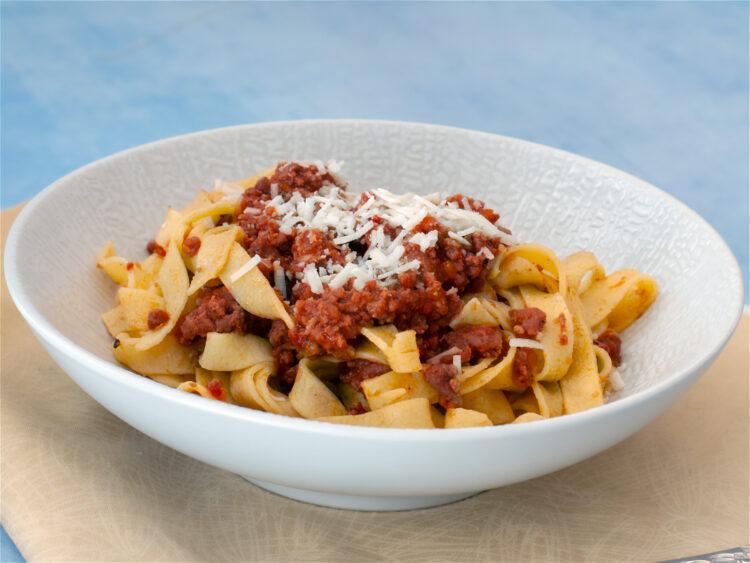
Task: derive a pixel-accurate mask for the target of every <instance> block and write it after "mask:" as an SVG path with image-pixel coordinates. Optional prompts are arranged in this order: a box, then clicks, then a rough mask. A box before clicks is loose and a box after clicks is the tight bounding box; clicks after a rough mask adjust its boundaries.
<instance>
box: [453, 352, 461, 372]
mask: <svg viewBox="0 0 750 563" xmlns="http://www.w3.org/2000/svg"><path fill="white" fill-rule="evenodd" d="M453 367H454V368H456V376H457V377H461V354H456V355H455V356H453Z"/></svg>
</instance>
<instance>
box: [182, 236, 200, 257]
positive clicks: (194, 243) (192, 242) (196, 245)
mask: <svg viewBox="0 0 750 563" xmlns="http://www.w3.org/2000/svg"><path fill="white" fill-rule="evenodd" d="M200 247H201V239H200V238H199V237H187V238H186V239H185V241H184V242H183V243H182V249H183V250H184V251H185V254H187V255H188V256H195V255H196V254H198V250H200Z"/></svg>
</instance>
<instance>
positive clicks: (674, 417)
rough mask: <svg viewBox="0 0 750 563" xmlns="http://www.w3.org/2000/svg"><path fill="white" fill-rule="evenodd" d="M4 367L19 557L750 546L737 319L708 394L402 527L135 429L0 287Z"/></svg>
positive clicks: (502, 553)
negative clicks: (596, 448) (42, 340)
mask: <svg viewBox="0 0 750 563" xmlns="http://www.w3.org/2000/svg"><path fill="white" fill-rule="evenodd" d="M17 212H18V208H14V209H10V210H7V211H3V212H2V215H1V216H0V221H2V232H3V241H4V240H5V235H6V232H7V229H8V227H9V223H10V222H11V221H12V218H13V217H15V215H16V213H17ZM0 362H1V364H0V365H1V367H2V373H1V377H2V379H1V380H0V383H1V387H0V408H1V410H0V416H1V419H0V422H1V428H0V439H1V440H2V442H1V443H0V447H1V450H0V454H1V458H2V459H1V462H0V470H1V471H2V473H1V478H2V481H1V487H0V494H1V500H2V505H1V509H2V523H3V525H4V526H5V528H6V530H7V531H8V533H9V534H10V535H11V536H12V537H13V539H14V540H15V542H16V544H17V546H18V548H19V549H20V551H21V553H22V554H23V555H24V556H25V557H26V558H27V559H28V560H33V561H47V560H55V561H241V560H243V561H257V560H267V561H271V560H273V561H292V560H306V561H307V560H335V561H339V560H341V561H344V560H347V561H349V560H374V559H387V560H429V561H434V560H481V561H486V560H503V561H515V560H517V561H545V560H549V561H582V560H594V561H602V560H622V561H625V560H633V561H654V560H660V559H668V558H676V557H682V556H689V555H693V554H699V553H707V552H712V551H718V550H723V549H727V548H730V547H736V546H740V545H745V544H748V543H750V539H749V533H750V532H748V529H749V528H750V526H749V523H748V491H749V487H748V319H747V315H745V317H744V318H743V321H742V323H741V325H740V328H739V329H738V331H737V333H736V334H735V335H734V337H733V339H732V341H731V342H730V344H729V346H728V347H727V349H726V350H725V351H724V352H723V353H722V355H721V356H720V357H719V358H718V360H717V361H716V362H715V363H714V364H713V366H711V368H710V369H709V370H708V372H707V373H706V374H705V375H704V376H703V378H702V379H701V380H700V382H699V383H698V384H696V385H695V386H694V387H693V388H692V389H691V390H690V391H689V392H688V394H687V395H686V396H685V397H683V398H682V399H681V400H680V401H679V402H678V403H677V404H676V405H675V406H674V407H673V408H672V409H670V410H669V411H668V412H667V413H666V414H665V415H663V416H662V417H661V418H659V419H658V420H656V421H655V422H653V423H652V424H650V425H649V426H647V427H646V428H645V429H643V430H642V431H641V432H639V433H637V434H636V435H635V436H633V437H631V438H629V439H627V440H625V441H624V442H622V443H621V444H619V445H617V446H616V447H614V448H611V449H610V450H608V451H606V452H604V453H602V454H600V455H598V456H596V457H594V458H592V459H589V460H587V461H584V462H582V463H579V464H577V465H575V466H573V467H570V468H568V469H565V470H563V471H559V472H557V473H554V474H552V475H548V476H545V477H541V478H538V479H534V480H532V481H528V482H526V483H520V484H517V485H513V486H510V487H505V488H502V489H495V490H493V491H488V492H485V493H482V494H480V495H478V496H476V497H474V498H471V499H468V500H464V501H461V502H458V503H455V504H452V505H448V506H443V507H439V508H432V509H427V510H419V511H412V512H400V513H364V512H350V511H342V510H334V509H327V508H320V507H315V506H310V505H306V504H302V503H299V502H295V501H292V500H288V499H285V498H282V497H278V496H275V495H273V494H270V493H267V492H265V491H263V490H261V489H258V488H256V487H255V486H253V485H251V484H250V483H248V482H247V481H245V480H243V479H242V478H240V477H238V476H236V475H233V474H231V473H227V472H225V471H222V470H219V469H215V468H213V467H210V466H208V465H205V464H203V463H201V462H198V461H195V460H193V459H190V458H188V457H185V456H183V455H182V454H179V453H177V452H175V451H173V450H171V449H169V448H167V447H165V446H162V445H161V444H159V443H158V442H155V441H153V440H152V439H150V438H148V437H146V436H144V435H143V434H141V433H139V432H138V431H136V430H134V429H132V428H130V427H129V426H128V425H126V424H125V423H124V422H122V421H120V420H119V419H118V418H116V417H114V416H113V415H111V414H110V413H109V412H108V411H106V410H105V409H104V408H102V407H100V406H99V405H98V404H97V403H96V402H94V401H93V400H92V399H91V398H89V397H88V395H86V394H85V393H84V392H83V391H82V390H80V389H79V388H78V387H77V386H76V385H75V384H74V383H73V382H72V381H71V380H70V379H68V377H67V376H66V375H65V374H64V373H63V372H62V371H61V370H60V369H59V368H58V367H57V366H56V365H55V364H54V362H53V361H52V359H51V358H50V357H49V356H48V355H47V354H46V352H45V351H44V350H43V349H42V347H41V346H40V345H39V344H38V343H37V341H36V340H35V339H34V337H33V335H32V333H31V331H30V329H29V328H28V326H27V325H26V323H25V322H24V321H23V319H22V318H21V317H20V315H19V314H18V312H17V311H16V309H15V307H14V305H13V303H12V302H11V300H10V298H9V296H8V293H7V288H6V286H5V281H4V279H3V287H2V356H1V358H0Z"/></svg>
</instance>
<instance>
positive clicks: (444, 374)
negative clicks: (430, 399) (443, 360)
mask: <svg viewBox="0 0 750 563" xmlns="http://www.w3.org/2000/svg"><path fill="white" fill-rule="evenodd" d="M422 373H423V374H424V378H425V381H427V383H429V384H430V385H432V386H433V387H434V388H435V389H436V390H437V392H438V395H439V396H440V399H439V402H440V405H441V406H442V407H444V408H446V409H449V408H453V407H457V406H460V405H461V397H460V396H459V395H458V391H459V389H460V382H459V381H458V377H457V376H458V372H457V371H456V368H455V367H454V366H453V365H449V364H424V365H423V366H422Z"/></svg>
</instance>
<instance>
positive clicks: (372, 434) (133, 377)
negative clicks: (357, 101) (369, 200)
mask: <svg viewBox="0 0 750 563" xmlns="http://www.w3.org/2000/svg"><path fill="white" fill-rule="evenodd" d="M334 124H342V125H343V124H347V125H356V126H372V125H387V126H394V127H421V128H427V129H433V130H439V131H442V132H444V133H450V132H454V133H455V132H460V133H463V134H471V135H478V136H487V137H491V138H494V139H498V138H499V139H503V140H506V141H509V142H511V143H520V144H522V145H523V144H525V145H527V146H532V147H536V148H539V149H542V150H545V151H550V152H551V153H552V154H557V155H559V156H562V157H564V158H565V159H568V160H571V159H572V160H577V161H578V162H580V163H585V164H587V165H591V164H594V165H596V166H597V167H599V168H601V169H603V170H605V171H607V172H608V173H610V174H612V175H613V176H616V177H619V178H622V179H624V180H627V181H629V182H631V183H633V184H636V185H638V186H639V187H640V188H641V189H645V190H647V191H650V192H651V193H652V195H654V196H656V197H657V198H663V199H666V201H669V202H670V203H671V204H672V205H676V206H677V208H678V209H680V210H681V212H682V213H685V214H687V215H688V216H689V217H690V218H691V219H692V220H693V221H694V222H696V223H697V224H699V225H701V227H702V229H704V230H705V232H706V233H707V234H708V235H710V236H711V237H713V239H714V240H713V241H712V242H713V243H714V244H715V245H716V249H717V250H716V251H717V252H721V253H722V254H724V255H725V258H727V259H728V262H729V264H730V267H731V269H732V272H731V274H733V276H732V277H733V279H734V280H736V283H733V284H732V285H733V286H734V288H733V289H734V291H733V295H731V296H730V300H729V301H730V306H731V308H733V309H734V315H733V316H732V317H727V319H728V322H726V324H725V326H724V327H722V328H723V330H724V331H725V332H724V334H723V336H722V337H721V338H719V339H718V340H717V341H716V342H715V344H714V346H713V347H711V348H710V349H707V350H704V351H703V352H702V354H700V355H699V356H698V357H696V358H695V359H694V360H693V361H692V363H691V365H689V366H686V367H685V368H683V369H681V370H679V371H677V372H672V373H671V374H669V375H668V376H667V377H665V378H664V379H662V380H660V381H658V382H657V383H655V384H653V385H651V386H649V387H648V388H646V389H642V390H640V391H636V392H634V393H633V394H632V395H629V396H627V397H622V398H618V399H616V400H614V401H611V402H608V403H605V404H603V405H601V406H599V407H596V408H593V409H589V410H586V411H582V412H578V413H572V414H567V415H564V416H559V417H554V418H550V419H545V420H541V421H536V422H537V424H505V425H500V426H491V427H471V428H454V429H412V428H375V427H364V426H354V425H345V424H334V423H328V422H321V421H317V420H309V419H303V418H295V417H288V416H284V415H278V414H274V413H267V412H262V411H257V410H254V409H250V408H247V407H242V406H239V405H232V404H227V403H221V402H219V401H207V400H205V399H203V398H202V397H195V396H193V395H192V394H190V393H177V392H174V391H175V390H174V389H172V388H171V387H168V386H166V385H163V384H160V383H157V382H155V381H152V380H150V379H148V378H147V377H144V376H141V375H139V374H137V373H135V372H132V371H130V370H128V369H126V368H124V367H122V366H120V365H117V364H114V363H111V362H109V361H106V360H103V359H102V358H100V357H98V356H97V355H95V354H94V353H93V352H90V351H88V350H86V349H85V348H83V347H81V346H79V345H78V344H75V343H74V342H73V341H72V340H70V339H69V338H68V337H66V336H65V335H64V334H63V333H61V332H60V331H58V330H57V329H56V328H55V327H54V326H53V325H52V324H51V323H50V322H49V321H48V320H47V319H46V318H45V316H44V315H43V314H42V313H41V312H40V311H39V310H38V309H37V308H36V307H35V306H34V305H33V303H32V300H31V298H30V296H29V294H28V293H27V291H26V289H25V288H24V287H23V285H22V284H21V281H20V278H19V275H18V271H17V270H16V264H17V263H18V258H19V252H18V250H19V244H20V242H21V236H20V233H21V232H22V231H23V230H24V229H25V228H27V225H28V224H29V223H30V222H31V221H32V220H33V217H34V213H35V210H36V208H37V207H39V206H41V205H43V203H44V201H45V200H46V199H47V198H48V197H49V196H50V194H52V193H53V192H56V191H57V190H59V189H64V188H65V186H66V185H68V184H69V183H71V182H73V181H75V179H76V178H77V177H78V176H81V175H84V174H87V173H88V172H89V171H90V170H92V169H94V168H97V167H99V166H102V165H106V164H107V162H108V161H109V160H115V159H118V158H122V157H124V156H134V155H137V154H139V153H140V152H141V151H149V150H151V149H153V148H154V147H157V146H163V145H168V144H170V143H174V142H177V141H185V140H190V139H191V138H193V137H201V136H204V135H207V134H214V133H224V132H230V131H232V130H238V131H239V130H245V129H253V128H262V127H271V128H272V127H295V126H299V125H334ZM3 254H4V260H3V270H4V274H5V280H6V283H7V287H8V291H9V294H10V296H11V298H12V300H13V301H14V303H15V305H16V307H17V308H18V310H19V312H20V313H21V315H22V316H23V317H24V319H25V320H26V322H27V323H28V324H29V325H30V326H31V328H32V329H33V331H34V332H35V333H36V336H37V337H38V338H40V339H41V340H42V341H46V342H47V343H48V344H49V345H50V346H52V347H53V348H54V349H56V350H57V351H59V352H60V353H61V354H63V355H65V356H67V357H68V358H70V359H72V360H73V361H75V362H76V363H78V364H81V365H82V366H83V367H84V368H86V369H88V370H90V371H93V372H97V373H99V374H101V375H102V376H103V377H106V378H107V379H109V380H110V382H111V383H113V384H115V385H126V386H128V387H130V388H132V389H134V390H137V391H140V392H145V393H148V394H149V395H152V396H154V397H155V398H159V399H162V400H165V401H168V402H170V403H175V404H180V405H182V406H185V407H189V408H191V409H199V410H202V411H204V412H205V413H211V414H212V415H216V416H220V417H224V418H231V419H234V420H236V421H240V422H242V423H243V424H258V425H260V426H265V427H269V428H274V429H277V430H287V431H294V432H303V433H310V434H316V435H321V434H322V435H327V436H333V437H347V438H361V439H368V440H379V441H383V440H384V441H397V442H401V441H413V440H418V441H420V442H441V443H442V442H453V441H462V442H466V441H473V440H485V439H488V438H493V439H494V438H500V437H503V436H505V437H511V436H524V435H527V434H529V433H531V434H535V433H537V432H542V431H544V430H545V429H553V428H557V429H563V428H566V427H571V426H572V427H577V426H580V425H584V424H586V423H587V422H588V421H590V420H595V419H597V418H604V417H608V416H615V415H617V414H620V413H622V412H623V411H625V410H629V409H631V408H634V407H636V406H637V405H638V404H640V403H642V402H644V401H647V400H649V399H653V398H655V397H657V396H658V395H661V394H663V393H665V392H667V391H668V390H669V389H671V388H672V387H674V386H676V385H677V384H678V383H680V382H681V381H683V380H684V379H686V378H689V377H690V376H691V375H693V374H696V373H698V374H700V373H701V372H702V371H703V370H704V369H705V368H706V367H708V365H709V362H711V361H713V359H714V358H715V357H716V355H717V354H718V353H719V352H720V351H721V350H722V349H723V348H724V346H725V345H726V343H727V342H728V341H729V338H730V337H731V336H732V334H733V333H734V331H735V329H736V327H737V325H738V323H739V321H740V318H741V316H742V313H743V303H744V288H743V279H742V273H741V270H740V267H739V264H738V263H737V259H736V257H735V256H734V254H733V253H732V251H731V249H730V248H729V246H728V245H727V243H726V242H725V241H724V239H723V238H722V237H721V235H719V233H718V232H717V231H716V230H715V229H714V228H713V227H712V226H711V224H710V223H708V221H706V220H705V219H704V218H703V217H701V216H700V215H699V214H698V213H697V212H695V211H694V210H693V209H691V208H690V207H688V206H687V205H686V204H684V203H682V202H681V201H680V200H678V199H677V198H675V197H674V196H672V195H670V194H668V193H666V192H664V191H663V190H661V189H659V188H657V187H656V186H654V185H652V184H650V183H648V182H646V181H645V180H642V179H640V178H638V177H636V176H633V175H631V174H629V173H627V172H624V171H622V170H619V169H617V168H614V167H612V166H609V165H607V164H604V163H601V162H598V161H596V160H593V159H590V158H587V157H584V156H580V155H577V154H574V153H571V152H568V151H565V150H562V149H558V148H555V147H550V146H548V145H543V144H540V143H536V142H533V141H527V140H524V139H518V138H515V137H508V136H504V135H497V134H494V133H489V132H485V131H478V130H472V129H465V128H460V127H453V126H448V125H438V124H431V123H420V122H408V121H391V120H382V119H303V120H288V121H267V122H258V123H247V124H240V125H232V126H228V127H218V128H212V129H206V130H201V131H195V132H191V133H187V134H183V135H176V136H172V137H167V138H164V139H159V140H156V141H151V142H149V143H145V144H142V145H137V146H134V147H131V148H128V149H124V150H122V151H118V152H116V153H113V154H111V155H107V156H105V157H102V158H100V159H97V160H95V161H93V162H90V163H88V164H86V165H84V166H82V167H80V168H78V169H76V170H73V171H71V172H69V173H68V174H66V175H65V176H63V177H61V178H59V179H58V180H56V181H54V182H53V183H52V184H50V185H49V186H47V187H45V188H44V189H43V190H42V191H41V192H39V193H38V194H37V195H36V196H34V197H33V198H32V199H31V200H29V201H28V202H27V203H26V204H25V206H24V207H23V209H22V210H21V211H20V213H19V214H18V216H17V217H16V219H15V220H14V221H13V224H12V225H11V228H10V231H9V233H8V237H7V239H6V243H5V248H4V252H3ZM730 289H732V288H731V287H730ZM433 430H440V431H439V432H436V431H433Z"/></svg>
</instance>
